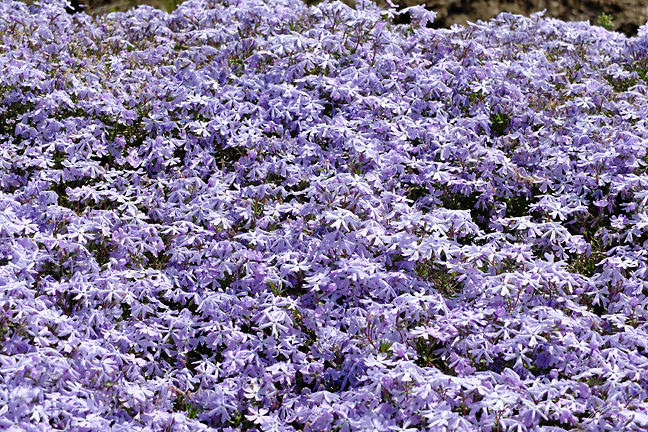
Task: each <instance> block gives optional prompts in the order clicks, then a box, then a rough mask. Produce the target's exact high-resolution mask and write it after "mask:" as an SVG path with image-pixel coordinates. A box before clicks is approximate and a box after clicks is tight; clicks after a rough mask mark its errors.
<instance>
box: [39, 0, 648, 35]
mask: <svg viewBox="0 0 648 432" xmlns="http://www.w3.org/2000/svg"><path fill="white" fill-rule="evenodd" d="M27 1H28V2H29V0H27ZM174 1H175V2H177V3H180V2H181V1H182V0H72V2H73V3H75V4H78V2H81V3H83V4H84V5H86V9H85V10H86V12H92V13H106V12H111V11H125V10H128V9H130V8H132V7H136V6H139V5H143V4H146V5H151V6H153V7H156V8H158V9H166V8H167V7H166V5H165V2H166V4H168V5H172V4H173V2H174ZM305 1H306V2H307V3H309V4H315V3H319V0H305ZM344 1H345V3H347V4H353V1H354V0H344ZM393 1H394V3H396V4H397V5H398V6H400V7H403V8H404V7H408V6H414V5H416V4H425V5H426V8H427V9H429V10H432V11H435V12H437V18H436V20H435V23H434V27H437V28H447V27H450V26H451V25H453V24H462V25H463V24H466V21H467V20H468V21H473V22H474V21H477V20H482V21H487V20H489V19H491V18H493V17H495V16H497V15H499V14H500V13H501V12H511V13H515V14H522V15H527V16H528V15H530V14H532V13H534V12H537V11H541V10H543V9H544V10H546V14H545V16H546V17H552V18H558V19H561V20H564V21H585V20H589V21H590V22H591V23H592V24H597V23H598V18H599V16H600V15H601V13H605V14H607V15H609V16H611V17H612V18H613V29H614V30H616V31H619V32H622V33H625V34H627V35H628V36H633V35H636V33H637V29H638V28H639V26H641V25H643V24H645V23H646V21H647V20H648V0H564V1H560V0H393ZM377 2H378V5H379V6H386V5H387V2H386V1H385V0H377ZM171 7H172V6H171Z"/></svg>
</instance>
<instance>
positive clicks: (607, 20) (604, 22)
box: [598, 12, 614, 30]
mask: <svg viewBox="0 0 648 432" xmlns="http://www.w3.org/2000/svg"><path fill="white" fill-rule="evenodd" d="M598 25H600V26H601V27H603V28H604V29H605V30H612V29H613V28H614V22H613V20H612V17H611V16H610V15H608V14H606V13H605V12H601V15H599V16H598Z"/></svg>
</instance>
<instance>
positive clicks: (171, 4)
mask: <svg viewBox="0 0 648 432" xmlns="http://www.w3.org/2000/svg"><path fill="white" fill-rule="evenodd" d="M180 3H182V0H162V7H163V8H164V10H165V11H166V12H167V13H171V12H173V11H174V10H176V9H178V6H180Z"/></svg>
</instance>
